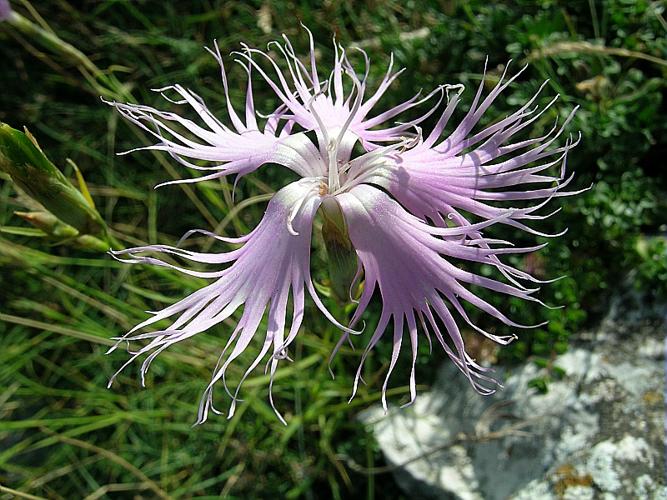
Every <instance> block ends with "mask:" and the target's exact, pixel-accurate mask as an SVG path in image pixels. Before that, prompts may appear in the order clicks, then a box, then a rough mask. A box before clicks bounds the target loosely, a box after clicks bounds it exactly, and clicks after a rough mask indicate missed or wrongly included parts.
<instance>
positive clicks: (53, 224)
mask: <svg viewBox="0 0 667 500" xmlns="http://www.w3.org/2000/svg"><path fill="white" fill-rule="evenodd" d="M14 215H16V216H18V217H20V218H21V219H23V220H24V221H26V222H29V223H30V224H32V225H33V226H35V227H36V228H38V229H41V230H42V231H44V232H45V233H46V234H48V235H49V236H55V237H56V238H60V239H65V238H74V237H75V236H78V235H79V231H77V230H76V229H74V228H73V227H72V226H70V225H69V224H65V223H64V222H62V221H61V220H60V219H58V217H56V216H55V215H53V214H51V213H49V212H14Z"/></svg>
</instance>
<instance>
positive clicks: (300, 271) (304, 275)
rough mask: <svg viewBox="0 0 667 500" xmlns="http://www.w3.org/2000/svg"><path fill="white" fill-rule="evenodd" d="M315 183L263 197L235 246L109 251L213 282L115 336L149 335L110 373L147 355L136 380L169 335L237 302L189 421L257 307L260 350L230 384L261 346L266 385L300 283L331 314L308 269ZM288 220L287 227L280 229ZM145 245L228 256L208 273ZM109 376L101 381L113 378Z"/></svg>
mask: <svg viewBox="0 0 667 500" xmlns="http://www.w3.org/2000/svg"><path fill="white" fill-rule="evenodd" d="M318 185H319V181H317V180H315V179H302V180H300V181H297V182H295V183H292V184H290V185H288V186H287V187H285V188H283V189H281V190H280V191H278V193H276V195H275V196H274V197H273V198H272V199H271V201H270V202H269V205H268V208H267V210H266V213H265V215H264V217H263V219H262V221H261V222H260V223H259V225H258V226H257V228H256V229H255V230H254V231H253V232H252V233H251V234H250V235H248V236H247V237H244V238H241V239H239V240H233V241H241V242H243V246H242V247H240V248H238V249H236V250H232V251H231V252H228V253H222V254H208V253H198V252H191V251H187V250H183V249H180V248H175V247H167V246H164V245H149V246H145V247H137V248H132V249H128V250H122V251H119V252H114V256H115V257H116V258H117V259H119V260H123V261H125V262H131V263H147V264H155V265H164V266H168V267H171V268H175V269H178V270H179V271H182V272H187V273H188V274H191V275H194V276H201V277H204V278H216V280H215V281H214V282H213V283H211V284H210V285H208V286H206V287H204V288H202V289H200V290H198V291H196V292H194V293H193V294H192V295H190V296H189V297H186V298H184V299H182V300H180V301H179V302H177V303H175V304H173V305H170V306H168V307H166V308H165V309H163V310H161V311H158V312H155V313H153V316H152V317H151V318H149V319H147V320H146V321H144V322H142V323H141V324H139V325H137V326H136V327H134V328H133V329H132V330H130V331H129V332H128V333H127V334H126V335H125V336H123V337H121V338H119V339H117V343H116V345H115V346H114V347H112V348H111V349H110V352H111V351H113V350H115V349H116V348H117V347H118V346H119V345H121V344H123V343H128V345H129V344H130V343H134V342H137V341H144V340H149V342H148V343H144V345H142V347H141V348H139V349H138V350H136V351H135V352H134V353H133V355H132V356H131V358H130V359H129V360H128V361H127V362H126V363H125V364H124V365H123V366H122V367H121V369H120V370H119V371H118V372H117V373H116V375H117V374H118V373H119V372H120V371H121V370H123V368H125V367H126V366H127V365H129V364H130V363H131V362H132V361H134V360H135V359H137V358H139V357H141V356H143V355H147V357H146V359H145V361H144V362H143V365H142V367H141V377H142V382H143V379H144V376H145V373H146V371H147V370H148V368H149V366H150V364H151V362H152V361H153V359H155V357H156V356H157V355H158V354H159V353H160V352H162V351H164V350H165V349H167V348H168V347H169V346H171V345H173V344H175V343H177V342H181V341H183V340H185V339H188V338H190V337H192V336H194V335H197V334H198V333H201V332H203V331H205V330H208V329H210V328H211V327H213V326H215V325H217V324H219V323H221V322H222V321H224V320H225V319H227V318H229V317H230V316H231V315H232V314H233V313H234V312H235V311H236V310H237V309H239V308H242V309H243V312H242V314H241V317H240V319H239V321H238V324H237V326H236V328H235V329H234V331H233V332H232V334H231V335H230V336H229V339H228V340H227V343H226V346H225V347H224V349H223V351H222V354H221V356H220V362H219V363H218V366H217V367H216V369H215V371H214V373H213V376H212V378H211V381H210V383H209V384H208V386H207V387H206V390H205V391H204V395H203V396H202V400H201V404H200V408H199V416H198V419H197V423H202V422H204V421H205V420H206V418H207V416H208V412H209V410H211V409H212V400H213V396H212V393H213V388H214V385H215V384H216V383H217V382H218V381H220V380H222V381H223V383H224V384H225V387H227V385H226V382H225V374H226V371H227V368H228V367H229V365H230V364H231V363H232V362H233V361H234V360H235V359H236V358H238V357H239V356H240V355H241V353H243V352H244V350H245V349H246V348H247V347H248V345H249V344H250V342H251V340H252V339H253V338H254V337H255V336H256V335H257V333H258V330H259V327H260V322H261V320H262V318H263V317H264V316H265V314H266V317H267V325H268V326H267V330H266V332H265V333H264V340H263V343H262V346H261V349H260V352H259V354H258V355H257V357H256V358H255V359H254V361H253V362H252V363H251V364H250V366H249V367H248V368H247V370H246V371H245V373H244V375H243V376H242V378H241V381H240V382H239V384H238V387H240V385H241V383H242V382H243V380H245V378H246V377H247V376H248V375H249V374H250V372H251V371H252V370H253V369H254V368H255V367H256V366H257V365H258V364H259V363H260V362H261V361H262V359H264V358H265V357H266V355H267V353H268V352H269V351H272V357H271V358H270V360H269V364H270V373H271V386H272V385H273V376H274V374H275V371H276V368H277V365H278V361H279V360H281V359H286V358H287V354H286V353H287V350H288V349H289V346H290V345H291V343H292V342H293V341H294V339H295V336H296V334H297V331H298V330H299V327H300V326H301V322H302V319H303V307H304V294H305V291H306V290H308V292H309V293H310V294H311V295H312V298H313V299H314V301H315V303H316V304H317V305H318V307H319V308H320V309H321V310H322V312H323V313H324V314H325V315H326V316H327V317H329V318H330V319H331V320H332V321H334V322H335V320H334V319H333V317H332V316H331V314H330V313H329V311H327V310H326V308H325V307H324V305H323V304H322V302H321V301H320V300H319V298H318V297H317V295H316V293H315V289H314V286H313V283H312V280H311V276H310V245H311V232H312V223H313V218H314V216H315V213H316V212H317V209H318V207H319V205H320V202H321V198H320V196H319V194H318V193H319V191H318ZM288 224H289V225H291V227H292V228H293V229H294V231H292V232H290V231H288ZM145 252H154V253H163V254H170V255H176V256H178V257H181V258H183V259H186V260H190V261H194V262H200V263H206V264H221V263H231V265H229V267H227V268H225V269H223V270H221V271H217V272H213V273H203V272H196V271H191V270H187V269H184V268H180V267H178V266H173V265H171V264H168V263H167V262H165V261H163V260H159V259H156V258H152V257H146V256H143V254H144V253H145ZM290 296H291V299H292V303H293V308H294V310H293V313H292V318H291V325H290V326H289V333H288V335H287V337H286V338H285V333H284V330H285V327H286V321H287V320H286V309H287V304H288V299H289V298H290ZM164 319H171V320H172V324H171V325H170V326H169V327H167V328H165V329H160V330H157V331H149V332H145V333H139V332H140V330H145V329H146V328H147V327H150V326H151V325H154V324H155V323H157V322H158V321H161V320H164ZM336 324H337V325H338V326H339V327H342V325H339V324H338V323H336ZM346 330H348V332H349V331H350V330H349V329H346ZM116 375H114V377H113V378H115V377H116ZM113 378H112V379H111V381H110V382H109V384H111V383H112V382H113ZM238 387H237V389H236V390H234V391H233V392H232V391H230V390H228V393H229V394H230V396H231V400H232V403H231V406H230V410H229V412H228V416H229V417H231V416H232V415H233V413H234V409H235V406H236V401H237V399H238V397H237V396H238ZM272 404H273V403H272ZM274 408H275V407H274ZM276 413H277V412H276ZM280 418H281V419H282V417H280Z"/></svg>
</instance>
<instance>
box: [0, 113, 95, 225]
mask: <svg viewBox="0 0 667 500" xmlns="http://www.w3.org/2000/svg"><path fill="white" fill-rule="evenodd" d="M0 170H2V171H4V172H6V173H8V174H9V175H10V176H11V178H12V180H13V181H14V182H15V183H16V185H17V186H18V187H20V188H21V189H22V190H23V191H25V192H26V193H27V194H28V195H29V196H30V197H32V198H33V199H34V200H36V201H38V202H39V203H41V204H42V205H43V206H44V208H46V209H47V210H48V211H49V212H51V213H52V214H53V215H55V216H56V217H57V218H59V219H61V220H62V221H63V222H66V223H67V224H69V225H71V226H73V227H74V228H76V229H77V230H78V231H79V232H81V233H93V234H95V233H100V232H102V231H103V229H104V221H103V220H102V218H101V217H100V214H99V213H97V211H96V210H95V209H94V208H93V207H92V206H91V205H90V204H89V203H88V202H87V201H86V199H85V197H84V196H83V195H82V194H81V193H80V192H79V191H78V190H77V189H76V188H75V187H74V186H73V185H72V184H71V183H70V182H69V181H68V180H67V178H66V177H65V176H64V175H63V174H62V172H60V170H58V168H56V166H55V165H54V164H53V163H51V162H50V161H49V159H48V158H47V157H46V156H45V155H44V153H43V152H42V150H41V149H40V148H39V146H38V145H37V143H36V142H35V141H34V139H33V138H32V136H31V135H29V134H24V133H23V132H20V131H18V130H16V129H13V128H11V127H10V126H9V125H6V124H4V123H0Z"/></svg>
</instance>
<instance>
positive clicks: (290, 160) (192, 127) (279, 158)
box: [108, 44, 326, 184]
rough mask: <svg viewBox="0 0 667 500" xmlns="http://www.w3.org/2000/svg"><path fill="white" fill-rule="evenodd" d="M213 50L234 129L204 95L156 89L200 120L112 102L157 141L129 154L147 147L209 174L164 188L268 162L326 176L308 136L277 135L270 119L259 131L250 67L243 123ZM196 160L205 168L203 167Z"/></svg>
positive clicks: (242, 171)
mask: <svg viewBox="0 0 667 500" xmlns="http://www.w3.org/2000/svg"><path fill="white" fill-rule="evenodd" d="M210 52H211V54H213V55H214V56H215V58H216V60H217V61H218V63H219V64H220V68H221V72H222V82H223V88H224V92H225V97H226V101H227V111H228V114H229V117H230V121H231V126H228V125H225V124H224V123H222V122H221V121H220V120H218V119H217V118H216V117H215V116H214V115H213V113H212V112H211V111H210V110H209V109H208V108H207V107H206V105H205V103H204V100H203V99H202V98H201V97H199V96H198V95H197V94H195V93H194V92H192V91H191V90H188V89H186V88H184V87H182V86H181V85H170V86H167V87H163V88H159V89H154V90H155V91H156V92H159V93H160V94H161V95H162V96H163V97H164V98H165V99H166V100H167V101H168V102H169V103H171V104H172V105H174V106H180V105H187V106H189V107H190V108H191V110H192V111H194V114H195V115H196V116H197V118H198V120H197V121H194V120H190V119H188V118H184V117H182V116H180V115H179V114H177V113H173V112H170V111H161V110H158V109H156V108H152V107H149V106H143V105H139V104H124V103H118V102H109V103H108V104H110V105H112V106H114V107H115V108H116V109H117V110H118V112H119V113H120V114H121V115H122V116H123V117H124V118H126V119H127V120H129V121H130V122H132V123H134V124H135V125H137V126H139V127H140V128H142V129H143V130H144V131H145V132H147V133H148V134H149V135H151V136H152V137H154V138H155V139H157V140H158V142H157V143H156V144H153V145H151V146H145V147H140V148H136V149H134V150H131V151H128V152H132V151H137V150H146V149H148V150H151V149H152V150H159V151H166V152H167V153H169V154H170V155H171V156H172V157H173V158H174V159H175V160H177V161H178V162H179V163H181V164H182V165H184V166H186V167H187V168H189V169H191V170H195V171H203V172H207V173H208V175H204V176H201V177H195V178H193V179H184V180H178V181H171V182H167V183H164V184H179V183H190V182H199V181H203V180H210V179H216V178H219V177H223V176H226V175H231V174H239V175H241V176H243V175H245V174H248V173H250V172H253V171H254V170H256V169H257V168H259V167H260V166H262V165H264V164H266V163H276V164H279V165H282V166H285V167H287V168H289V169H291V170H293V171H294V172H296V173H297V174H299V175H300V176H302V177H318V176H323V175H325V174H326V166H325V165H324V162H323V159H322V157H321V156H320V153H319V151H318V150H317V148H316V147H315V146H314V145H313V144H312V142H311V140H310V139H309V138H308V137H306V135H305V134H303V133H298V134H285V133H282V132H284V131H282V132H281V133H278V130H277V127H276V125H277V123H276V118H277V117H274V119H273V120H268V121H267V123H266V125H265V126H264V129H263V130H261V129H260V128H259V126H258V124H257V120H256V112H255V107H254V100H253V95H252V92H253V90H252V84H251V81H252V80H251V78H252V75H251V67H248V68H246V69H247V71H248V88H247V94H246V107H245V123H244V121H243V120H242V119H241V118H240V117H239V115H238V114H237V113H236V111H235V109H234V107H233V106H232V104H231V100H230V98H229V91H228V86H227V77H226V73H225V68H224V64H223V61H222V57H221V55H220V52H219V50H218V46H217V44H216V45H215V51H210ZM168 92H169V93H171V94H173V95H175V96H176V99H172V98H171V97H169V96H168V95H167V93H168ZM192 160H200V161H203V162H206V163H207V164H206V165H203V166H202V165H199V164H196V163H193V162H192Z"/></svg>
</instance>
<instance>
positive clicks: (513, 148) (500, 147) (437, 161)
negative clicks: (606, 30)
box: [358, 70, 581, 236]
mask: <svg viewBox="0 0 667 500" xmlns="http://www.w3.org/2000/svg"><path fill="white" fill-rule="evenodd" d="M522 71H523V70H522ZM520 73H521V72H519V73H517V74H516V75H514V76H513V77H512V78H510V79H509V80H507V81H505V80H504V78H505V74H503V76H502V77H501V79H500V81H499V82H498V84H497V85H496V86H495V87H494V89H493V90H492V91H491V92H490V94H489V95H488V96H487V97H486V98H485V99H483V100H482V98H481V96H482V89H483V86H484V82H482V83H481V84H480V87H479V89H478V91H477V93H476V95H475V97H474V100H473V103H472V106H471V108H470V111H469V112H468V114H467V115H466V116H465V117H464V119H463V120H462V121H461V123H460V124H459V125H458V126H457V127H456V128H455V129H454V131H453V132H452V133H451V134H450V135H449V136H448V137H446V138H445V139H444V140H441V141H440V142H439V143H438V138H439V137H440V135H441V134H442V132H443V130H444V128H445V126H446V125H447V123H448V122H449V121H450V118H451V115H452V113H453V111H454V109H455V108H456V106H457V104H458V103H459V101H460V94H456V95H454V96H452V97H451V98H450V99H449V102H448V104H447V107H446V109H445V111H444V112H443V114H442V116H441V118H440V120H439V121H438V123H437V124H436V126H435V127H434V129H433V131H432V132H431V133H430V134H429V135H428V136H427V137H426V139H425V140H423V141H421V142H419V143H417V144H415V145H414V147H411V148H410V149H406V150H405V151H403V152H401V154H398V155H392V156H388V157H387V158H386V159H385V161H384V163H383V164H382V165H380V166H376V167H375V168H373V169H366V170H365V171H364V172H360V173H359V174H358V175H360V176H363V179H364V182H368V183H372V184H376V185H378V186H380V187H382V188H384V189H386V190H388V191H389V192H390V193H391V194H392V195H393V196H394V197H395V198H396V199H397V200H398V201H399V202H400V203H401V204H402V205H403V206H404V207H405V208H407V209H408V210H409V211H410V212H411V213H413V214H414V215H416V216H418V217H422V218H429V219H431V220H433V221H439V220H443V218H445V219H446V218H449V219H452V218H456V223H457V224H459V225H467V224H469V222H468V220H467V219H466V218H465V217H464V216H463V215H462V213H461V212H467V213H469V214H473V215H475V216H477V217H479V218H481V219H486V220H489V219H498V220H499V222H501V223H503V224H508V225H511V226H513V227H516V228H519V229H522V230H525V231H528V232H530V233H532V234H538V235H543V236H549V235H545V234H543V233H540V232H538V231H536V230H534V229H531V228H530V227H529V226H527V225H526V224H524V223H523V222H521V220H522V219H523V220H528V219H543V218H546V217H549V215H536V213H535V212H536V211H537V210H539V209H540V208H542V207H543V206H544V204H545V202H547V201H549V200H551V199H552V198H555V197H560V196H569V195H573V194H578V193H580V192H581V191H565V190H564V188H565V187H566V186H567V185H568V184H569V183H570V181H571V180H572V176H569V177H567V176H566V163H567V155H568V153H569V151H570V150H571V149H572V148H573V147H575V146H576V145H577V144H578V139H577V140H573V139H572V138H568V139H567V140H566V141H565V144H564V145H562V146H557V145H556V141H557V140H558V138H559V137H560V136H561V135H562V134H563V132H564V130H565V129H566V127H567V125H568V124H569V122H570V121H571V120H572V118H573V116H574V113H575V112H576V109H575V110H574V111H572V113H570V115H569V116H568V117H567V118H566V119H565V121H564V123H563V124H562V125H561V126H554V127H553V128H552V130H551V131H550V132H549V133H548V134H546V135H544V136H543V137H537V138H533V139H527V140H522V141H516V142H511V139H512V137H514V136H515V135H516V134H517V133H519V132H520V131H522V130H524V129H526V128H527V127H528V126H529V125H530V124H532V123H533V122H534V121H535V120H536V119H537V118H539V117H540V116H541V115H542V113H544V112H545V111H546V110H547V109H549V107H550V106H551V105H552V104H553V103H554V102H555V99H553V100H552V101H550V102H549V103H548V104H547V105H546V106H545V107H544V108H543V109H541V110H539V108H538V107H537V106H535V107H532V106H533V103H534V102H535V100H536V99H537V97H538V95H539V93H540V91H541V90H542V87H543V86H542V87H541V88H540V90H539V91H538V92H537V94H535V96H534V97H533V98H532V99H530V100H529V101H528V102H527V103H526V104H525V105H523V106H522V107H520V108H519V109H518V110H516V111H515V112H514V113H512V114H511V115H509V116H508V117H507V118H505V119H503V120H501V121H499V122H497V123H495V124H494V125H491V126H489V127H487V128H486V129H484V130H482V131H481V132H478V133H476V134H474V135H471V132H472V130H473V128H474V127H475V125H476V124H477V123H478V122H479V120H480V118H481V117H482V115H483V114H484V112H486V111H487V110H488V108H489V107H490V106H491V104H492V102H493V101H494V99H496V98H497V97H498V95H499V94H500V93H501V92H502V91H503V90H504V89H505V88H507V86H508V85H509V84H510V83H511V82H512V81H513V80H514V79H515V78H516V77H517V76H518V75H519V74H520ZM549 169H558V173H557V174H556V175H544V174H542V173H543V172H545V171H547V170H549ZM540 184H541V185H542V186H543V187H539V185H540ZM535 185H538V187H534V186H535ZM524 186H532V187H526V188H524V189H519V190H517V189H516V188H517V187H519V188H523V187H524ZM512 188H514V189H512ZM523 200H542V201H541V202H538V203H537V204H536V205H533V206H530V207H527V208H525V207H524V208H521V209H518V208H505V207H497V206H494V205H492V204H489V203H487V201H492V202H508V201H511V202H514V201H523ZM504 214H505V215H507V216H506V217H503V215H504Z"/></svg>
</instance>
